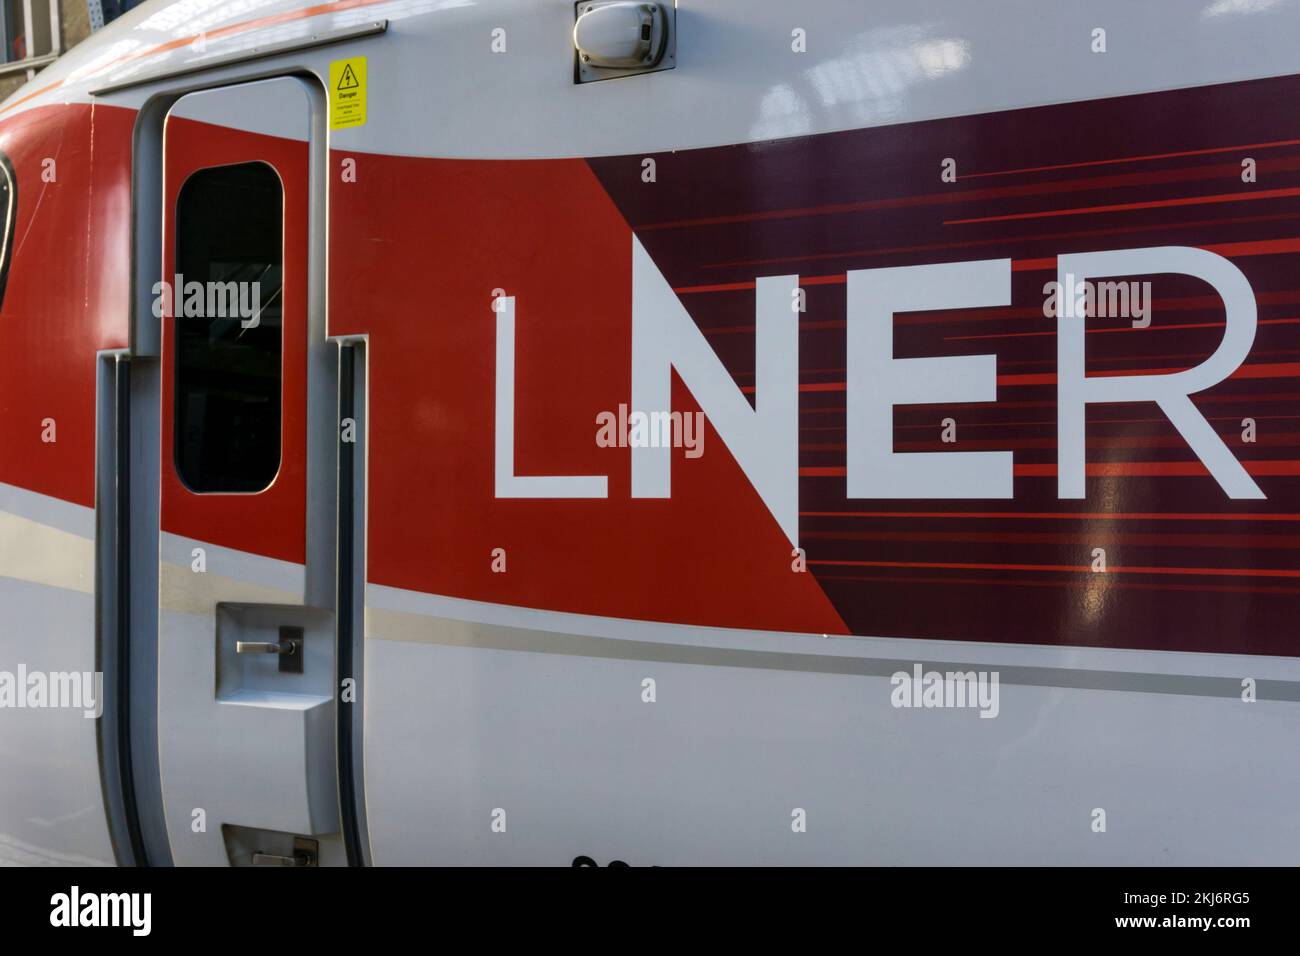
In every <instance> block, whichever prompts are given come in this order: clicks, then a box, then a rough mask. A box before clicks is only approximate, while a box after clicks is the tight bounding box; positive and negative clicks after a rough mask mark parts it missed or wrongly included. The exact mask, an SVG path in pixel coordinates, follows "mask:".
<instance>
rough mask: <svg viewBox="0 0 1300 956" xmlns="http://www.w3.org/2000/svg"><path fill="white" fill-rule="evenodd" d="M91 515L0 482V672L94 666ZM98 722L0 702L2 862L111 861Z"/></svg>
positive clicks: (75, 714)
mask: <svg viewBox="0 0 1300 956" xmlns="http://www.w3.org/2000/svg"><path fill="white" fill-rule="evenodd" d="M94 526H95V514H94V512H93V511H92V510H91V509H89V508H83V507H81V506H79V505H74V504H71V503H69V502H66V501H60V500H59V499H57V498H51V497H48V496H46V495H40V494H36V493H34V492H30V491H25V490H23V489H20V488H15V487H13V486H12V485H6V484H0V670H4V671H8V672H10V673H15V672H16V671H17V669H18V665H19V664H23V665H25V666H26V668H27V669H28V671H29V672H30V671H44V672H50V671H79V672H83V673H84V672H86V671H94V670H95V599H94V595H93V593H92V591H93V582H94V572H95V568H94ZM95 728H96V721H95V720H92V719H87V718H86V717H84V716H83V714H82V711H81V710H80V709H41V710H31V709H26V708H3V709H0V768H2V769H0V807H3V808H4V814H3V817H2V818H0V866H3V865H6V864H15V863H17V864H26V865H32V864H39V865H48V864H52V863H62V864H77V865H84V864H92V863H93V864H103V865H110V864H112V862H113V847H112V843H111V841H110V839H109V835H108V826H107V822H106V820H105V817H104V807H103V801H102V792H101V790H100V784H99V755H98V751H97V746H96V739H95Z"/></svg>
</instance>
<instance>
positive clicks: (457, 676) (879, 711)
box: [365, 585, 1300, 866]
mask: <svg viewBox="0 0 1300 956" xmlns="http://www.w3.org/2000/svg"><path fill="white" fill-rule="evenodd" d="M368 603H369V604H370V606H371V608H370V618H369V623H368V627H367V632H368V633H367V644H366V675H367V678H366V691H365V692H366V695H367V696H366V728H367V735H366V780H367V785H366V793H367V812H368V816H369V821H370V836H371V843H372V846H373V852H374V858H375V861H376V862H377V863H379V864H388V865H395V864H430V863H439V864H471V863H473V864H495V863H511V864H529V865H552V866H554V865H561V866H563V865H568V864H569V863H570V862H571V861H572V859H573V858H574V857H575V856H578V855H585V856H590V857H592V858H594V859H595V860H596V861H597V862H598V863H601V864H602V865H603V864H606V863H608V862H609V861H610V860H611V859H619V860H623V861H625V862H627V863H631V864H633V865H649V864H660V865H683V864H696V865H710V864H712V865H719V864H774V863H784V864H863V863H871V864H884V865H903V864H907V865H915V864H941V865H949V864H971V865H987V864H989V863H998V864H1012V863H1018V864H1039V865H1060V864H1070V863H1072V864H1118V865H1134V864H1169V865H1190V864H1216V865H1224V864H1241V865H1258V864H1278V865H1280V864H1294V862H1295V858H1296V857H1295V849H1294V848H1295V846H1296V843H1297V839H1298V838H1300V812H1298V811H1297V810H1296V806H1295V800H1294V793H1295V792H1296V788H1297V787H1298V786H1300V739H1298V738H1297V737H1296V734H1295V733H1294V727H1295V724H1296V720H1297V717H1300V713H1298V711H1300V704H1296V703H1293V702H1286V703H1283V702H1276V701H1273V702H1269V701H1260V702H1257V703H1254V704H1246V703H1243V702H1242V701H1240V700H1238V699H1235V698H1224V697H1221V698H1214V697H1204V696H1192V695H1178V694H1158V693H1155V694H1147V693H1133V692H1124V691H1114V690H1095V689H1066V688H1057V687H1042V686H1027V685H1017V684H1007V683H1004V684H1003V685H1002V689H1001V709H1000V712H999V714H998V717H997V719H996V720H981V719H979V715H978V713H977V712H976V711H974V710H970V709H967V710H947V711H944V710H929V711H926V710H905V709H894V708H893V707H891V705H890V691H891V686H890V682H889V680H888V678H887V677H884V676H874V675H872V676H858V675H844V674H823V673H807V672H800V671H797V670H783V669H766V668H762V667H753V668H751V667H744V666H741V667H736V666H717V665H704V666H701V665H699V664H683V663H677V662H664V661H657V660H637V659H625V658H624V657H622V656H621V655H620V654H617V653H616V652H610V653H608V654H602V655H601V656H595V655H588V656H582V655H573V654H567V653H559V654H556V653H546V652H544V649H546V648H548V647H554V645H555V642H556V640H557V638H559V637H560V636H561V635H564V634H587V635H595V636H598V637H603V638H609V639H611V640H612V641H614V642H624V643H629V644H630V643H631V642H641V641H649V642H654V643H658V644H661V645H673V644H677V645H686V646H699V645H703V646H706V647H724V648H736V649H743V650H747V651H752V650H756V649H758V650H768V651H772V650H775V651H782V652H787V653H789V652H792V651H793V652H796V653H799V654H811V655H825V656H827V657H839V656H861V657H884V658H891V659H892V658H900V659H903V660H916V661H935V660H950V661H957V662H970V663H972V664H974V665H976V666H982V667H989V668H998V667H1004V668H1005V667H1009V666H1011V665H1013V664H1015V665H1023V664H1025V663H1027V662H1034V663H1036V664H1040V665H1047V666H1064V667H1071V668H1086V669H1094V670H1102V669H1119V670H1133V671H1141V670H1145V669H1150V671H1151V672H1153V673H1183V674H1218V675H1224V676H1237V675H1240V674H1241V673H1242V668H1243V667H1249V668H1253V669H1255V670H1254V673H1256V674H1260V673H1263V672H1267V673H1268V674H1269V676H1272V677H1282V676H1286V677H1289V678H1290V679H1293V680H1294V679H1295V678H1296V677H1297V676H1300V662H1297V661H1296V660H1294V659H1276V658H1270V659H1265V658H1251V659H1243V658H1240V657H1237V658H1234V657H1233V656H1231V655H1204V654H1180V653H1170V654H1161V653H1153V652H1141V651H1113V650H1098V649H1092V648H1056V647H1045V646H1038V647H1034V646H1029V647H1020V646H1013V645H987V644H986V645H971V644H962V643H955V642H944V641H924V642H923V641H904V640H885V639H879V638H836V639H832V640H823V639H821V638H820V637H818V636H815V635H795V634H770V633H769V634H765V633H758V632H750V631H737V630H725V629H713V628H695V627H681V626H676V625H657V624H648V623H643V622H628V621H622V620H613V619H605V618H595V617H583V616H581V615H565V614H550V613H546V612H539V611H530V610H526V609H518V608H506V607H499V606H493V605H485V604H476V603H474V602H466V601H454V600H451V599H447V598H437V597H432V596H429V595H420V594H415V593H412V592H407V591H399V590H396V589H392V588H380V587H376V586H373V585H372V586H371V587H370V588H369V589H368ZM380 608H385V609H389V608H391V609H393V610H392V611H390V610H380ZM394 611H395V612H396V613H394ZM515 628H518V629H519V630H517V631H515V633H514V639H515V640H516V641H522V642H523V643H525V644H527V645H531V646H535V647H536V648H538V651H537V652H532V651H524V650H516V649H504V648H497V647H490V646H489V647H481V646H480V647H475V646H474V645H476V644H480V645H481V644H489V645H490V644H492V643H493V642H494V641H496V640H498V639H500V638H501V637H502V636H503V635H504V634H506V632H507V631H510V630H511V629H515ZM394 637H396V638H398V639H390V638H394ZM636 653H638V651H633V650H629V651H628V654H629V656H632V657H634V656H635V655H636ZM647 677H649V678H653V679H654V680H655V681H656V694H657V700H656V702H655V703H653V704H650V703H645V702H643V701H642V699H641V689H642V680H643V679H645V678H647ZM1242 741H1249V742H1250V745H1249V746H1242ZM796 807H797V808H802V809H804V810H806V812H807V815H808V829H807V832H806V833H803V834H798V835H796V834H794V833H792V832H791V828H790V823H791V812H792V810H793V809H794V808H796ZM1096 807H1102V808H1104V809H1105V810H1106V813H1107V832H1106V833H1104V834H1098V833H1094V832H1092V830H1091V822H1092V817H1091V813H1092V810H1093V809H1094V808H1096ZM497 809H504V810H505V811H506V820H507V828H506V832H505V833H494V832H493V831H492V829H491V826H490V824H491V822H492V814H493V812H494V811H495V810H497Z"/></svg>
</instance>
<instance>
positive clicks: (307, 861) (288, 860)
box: [253, 850, 312, 866]
mask: <svg viewBox="0 0 1300 956" xmlns="http://www.w3.org/2000/svg"><path fill="white" fill-rule="evenodd" d="M311 864H312V858H311V854H310V853H303V852H298V853H295V854H294V855H293V856H282V855H280V854H278V853H263V852H262V851H261V850H258V851H257V852H256V853H254V854H253V866H311Z"/></svg>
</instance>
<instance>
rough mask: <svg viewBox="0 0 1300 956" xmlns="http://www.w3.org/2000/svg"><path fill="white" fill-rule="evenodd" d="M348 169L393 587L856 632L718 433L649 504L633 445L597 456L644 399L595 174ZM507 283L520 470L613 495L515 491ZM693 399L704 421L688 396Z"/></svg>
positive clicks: (345, 306) (345, 263) (336, 263)
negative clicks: (506, 385) (499, 487)
mask: <svg viewBox="0 0 1300 956" xmlns="http://www.w3.org/2000/svg"><path fill="white" fill-rule="evenodd" d="M343 155H344V154H336V155H335V156H334V157H333V168H338V165H339V162H340V160H341V158H342V156H343ZM346 155H350V156H353V157H354V158H355V159H356V160H357V181H356V182H355V183H343V182H335V183H333V185H332V196H331V223H330V263H331V266H330V320H331V332H332V333H334V334H340V333H345V332H351V333H360V332H368V333H369V334H370V377H369V383H370V401H371V407H370V418H369V421H370V434H369V440H370V446H369V462H370V505H369V522H370V525H369V528H370V530H369V579H370V580H371V581H374V582H378V583H382V584H389V585H394V586H398V587H405V588H412V589H415V590H420V591H427V592H433V593H438V594H447V595H453V596H456V597H462V598H472V599H475V600H481V601H493V602H499V603H506V604H516V605H525V606H529V607H538V608H548V609H553V610H560V611H573V612H580V613H589V614H603V615H613V616H618V617H630V618H644V619H649V620H659V621H674V622H681V623H693V624H711V625H722V626H733V627H758V628H773V629H791V630H805V631H817V632H836V633H840V632H842V631H843V629H844V628H843V624H842V622H841V621H840V619H839V617H838V615H837V614H836V613H835V611H834V609H833V608H832V607H831V606H830V604H829V602H828V601H827V600H826V598H825V597H824V595H823V594H822V593H821V590H820V588H819V587H818V585H817V583H816V581H815V579H814V578H813V575H811V574H797V573H794V572H792V571H791V566H790V565H791V556H790V546H789V544H788V543H787V542H786V540H785V538H784V536H783V535H782V533H781V531H780V529H779V528H778V526H777V525H776V523H775V521H774V520H773V519H772V517H771V515H770V514H769V513H768V511H767V509H766V507H765V506H764V505H763V503H762V501H761V500H760V499H759V497H758V495H757V494H756V493H755V492H754V490H753V489H752V488H751V487H750V485H749V483H748V481H747V480H746V479H745V477H744V475H743V473H742V472H741V471H740V469H739V467H738V466H737V465H736V463H735V462H734V460H733V459H732V457H731V455H730V454H729V453H728V451H727V449H726V447H725V446H724V445H723V443H722V441H721V439H720V438H719V437H718V435H717V433H716V432H714V431H713V430H712V428H711V427H710V428H709V430H708V431H707V433H706V438H705V443H704V448H705V453H704V455H703V456H702V457H700V458H698V459H694V460H690V459H686V458H684V457H682V452H681V451H674V464H673V467H674V476H673V497H672V498H671V499H667V500H646V499H632V498H631V497H630V496H629V488H630V457H629V455H630V453H629V451H628V450H627V449H619V448H600V447H598V446H597V444H596V441H595V437H596V425H595V418H596V415H597V413H599V412H601V411H605V410H609V411H615V410H617V408H618V406H619V404H620V403H621V402H627V401H629V398H630V392H631V359H630V355H631V353H630V349H631V242H632V234H631V231H630V230H629V229H628V228H627V225H626V224H625V223H624V222H623V219H622V217H621V216H620V215H619V213H618V211H617V209H615V207H614V205H613V204H612V203H611V202H610V200H609V198H608V197H607V196H606V194H605V192H604V191H603V190H602V189H601V188H600V185H599V183H597V181H596V179H595V177H594V176H593V175H592V174H591V171H590V170H589V169H588V167H587V165H586V164H585V163H584V162H582V161H581V160H569V161H539V162H472V161H444V160H427V159H404V158H396V157H380V156H372V155H357V154H351V153H349V154H346ZM494 288H501V289H504V290H505V291H506V293H507V294H509V295H513V296H515V297H516V386H515V387H516V461H515V467H516V472H517V473H518V474H520V475H548V474H549V475H562V474H592V475H607V476H608V477H609V497H608V498H607V499H603V500H498V499H497V498H496V497H495V493H494V484H493V461H494V459H493V438H494V381H495V379H494V363H495V319H496V316H495V314H494V312H493V311H492V307H491V305H492V299H491V296H492V290H493V289H494ZM674 403H675V404H674V407H675V408H678V409H680V410H683V411H691V410H695V409H696V408H697V406H696V405H695V403H694V402H693V400H692V399H691V397H690V396H689V395H688V394H687V393H686V391H685V389H684V388H682V387H681V386H680V383H678V385H677V386H676V388H675V393H674ZM494 548H502V549H504V550H505V552H506V559H507V563H506V568H507V570H506V572H505V573H504V574H501V573H493V571H492V569H491V553H492V550H493V549H494Z"/></svg>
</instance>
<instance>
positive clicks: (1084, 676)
mask: <svg viewBox="0 0 1300 956" xmlns="http://www.w3.org/2000/svg"><path fill="white" fill-rule="evenodd" d="M380 613H381V614H383V615H385V616H386V615H389V614H391V615H395V616H400V617H403V618H408V619H411V618H416V617H417V616H416V615H409V614H405V613H403V612H394V611H387V612H380ZM423 621H424V627H421V628H420V631H421V632H422V633H421V636H420V637H419V638H416V640H418V641H420V642H421V643H430V644H442V645H447V646H454V647H475V648H484V649H492V650H502V651H526V652H528V653H533V654H562V655H566V656H572V657H595V658H607V659H611V660H634V661H655V662H661V663H671V664H700V665H705V666H709V667H747V668H754V669H760V670H782V671H796V672H801V673H806V674H844V675H848V676H856V677H889V676H891V675H892V674H895V673H897V672H899V671H905V672H907V673H908V674H911V673H912V668H913V666H914V665H915V664H917V663H920V664H921V667H922V670H923V671H931V670H934V671H963V672H965V671H981V670H982V671H997V673H998V680H999V681H1000V682H1001V683H1005V684H1020V685H1024V686H1028V687H1063V688H1069V689H1072V690H1117V691H1129V692H1133V693H1141V694H1178V695H1183V696H1192V697H1223V698H1232V699H1240V698H1241V692H1242V686H1241V681H1242V679H1243V678H1245V677H1251V676H1253V675H1252V674H1251V673H1250V672H1249V670H1248V669H1247V668H1243V673H1242V674H1241V676H1240V677H1206V676H1199V675H1191V674H1152V673H1142V672H1135V671H1106V670H1085V669H1082V668H1070V667H1022V666H999V665H993V664H987V663H985V664H963V663H957V662H953V661H917V660H903V659H891V658H877V657H842V656H838V655H830V654H791V653H784V652H779V651H751V650H740V649H736V648H727V647H709V646H705V645H688V644H669V643H660V642H658V641H634V640H622V639H614V638H606V637H591V636H588V635H582V634H560V633H555V632H545V631H534V630H527V629H522V628H512V627H499V626H492V625H485V624H473V623H468V622H460V621H450V620H446V619H443V620H438V619H432V620H431V619H429V618H424V619H423ZM426 628H427V630H426ZM367 636H371V635H367ZM373 637H375V638H379V639H381V640H382V639H383V635H382V634H375V635H373ZM398 639H399V640H400V639H401V638H398ZM831 640H834V638H831ZM1242 663H1243V664H1245V663H1247V662H1246V661H1245V660H1243V662H1242ZM1255 694H1256V697H1257V698H1258V699H1259V700H1274V701H1291V702H1296V701H1300V681H1284V680H1260V679H1258V678H1257V679H1256V681H1255Z"/></svg>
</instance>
